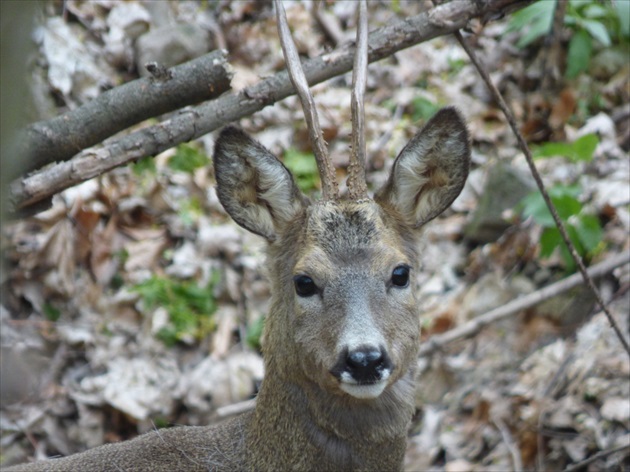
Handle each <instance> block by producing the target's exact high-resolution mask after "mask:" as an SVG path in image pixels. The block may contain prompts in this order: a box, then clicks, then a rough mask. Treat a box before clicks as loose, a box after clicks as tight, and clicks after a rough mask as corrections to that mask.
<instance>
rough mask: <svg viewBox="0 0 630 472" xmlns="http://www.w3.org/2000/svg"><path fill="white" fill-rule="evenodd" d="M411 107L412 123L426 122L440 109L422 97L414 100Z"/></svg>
mask: <svg viewBox="0 0 630 472" xmlns="http://www.w3.org/2000/svg"><path fill="white" fill-rule="evenodd" d="M411 106H412V110H413V111H412V113H411V119H412V120H413V121H420V120H428V119H429V118H431V117H432V116H433V115H435V114H436V113H437V112H438V110H439V109H440V107H439V106H438V105H436V104H435V103H433V102H432V101H431V100H428V99H426V98H424V97H417V98H414V99H413V101H412V102H411Z"/></svg>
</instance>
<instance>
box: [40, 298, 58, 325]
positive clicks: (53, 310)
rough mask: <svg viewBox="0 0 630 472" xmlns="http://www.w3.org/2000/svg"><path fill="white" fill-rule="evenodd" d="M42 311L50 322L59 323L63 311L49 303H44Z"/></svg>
mask: <svg viewBox="0 0 630 472" xmlns="http://www.w3.org/2000/svg"><path fill="white" fill-rule="evenodd" d="M42 311H43V312H44V317H45V318H46V319H47V320H48V321H57V320H58V319H59V318H60V317H61V310H59V308H57V307H55V306H53V305H51V304H50V303H48V302H44V305H43V306H42Z"/></svg>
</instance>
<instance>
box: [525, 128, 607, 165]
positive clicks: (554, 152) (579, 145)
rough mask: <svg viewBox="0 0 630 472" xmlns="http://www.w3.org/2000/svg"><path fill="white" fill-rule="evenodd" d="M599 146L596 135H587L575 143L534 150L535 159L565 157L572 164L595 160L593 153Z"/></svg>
mask: <svg viewBox="0 0 630 472" xmlns="http://www.w3.org/2000/svg"><path fill="white" fill-rule="evenodd" d="M598 144H599V138H598V137H597V135H596V134H586V135H584V136H582V137H581V138H579V139H576V140H575V141H574V142H573V143H545V144H543V145H541V146H538V147H537V148H535V149H534V151H533V155H534V159H540V158H545V157H554V156H563V157H566V158H568V159H569V160H570V161H572V162H577V161H587V162H590V161H591V160H593V153H594V152H595V148H596V147H597V145H598Z"/></svg>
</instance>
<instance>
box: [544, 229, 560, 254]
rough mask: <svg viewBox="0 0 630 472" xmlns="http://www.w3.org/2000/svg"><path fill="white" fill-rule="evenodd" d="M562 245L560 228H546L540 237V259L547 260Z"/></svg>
mask: <svg viewBox="0 0 630 472" xmlns="http://www.w3.org/2000/svg"><path fill="white" fill-rule="evenodd" d="M560 244H562V237H561V236H560V231H558V228H556V227H555V226H554V227H553V228H545V229H544V230H543V232H542V234H541V235H540V257H541V258H543V259H547V258H548V257H550V256H551V255H552V254H553V251H554V250H555V249H556V248H557V247H558V246H559V245H560Z"/></svg>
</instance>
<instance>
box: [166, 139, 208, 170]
mask: <svg viewBox="0 0 630 472" xmlns="http://www.w3.org/2000/svg"><path fill="white" fill-rule="evenodd" d="M209 163H210V159H208V156H206V154H205V153H204V152H203V151H202V150H201V149H199V147H198V146H195V145H192V144H180V145H179V146H177V150H176V151H175V154H174V155H173V156H171V158H170V159H169V160H168V166H169V167H170V168H171V169H173V170H176V171H180V172H186V173H188V174H192V173H193V172H194V171H195V170H197V169H199V168H200V167H203V166H206V165H208V164H209Z"/></svg>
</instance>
